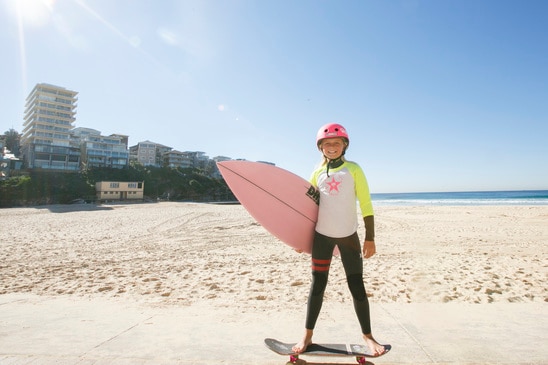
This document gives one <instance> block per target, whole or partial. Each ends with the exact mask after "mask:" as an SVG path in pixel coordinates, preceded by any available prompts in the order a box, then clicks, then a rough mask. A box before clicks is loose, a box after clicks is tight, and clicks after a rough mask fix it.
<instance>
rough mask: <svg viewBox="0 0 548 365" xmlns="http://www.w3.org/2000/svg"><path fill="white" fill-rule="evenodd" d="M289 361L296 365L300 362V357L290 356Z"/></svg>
mask: <svg viewBox="0 0 548 365" xmlns="http://www.w3.org/2000/svg"><path fill="white" fill-rule="evenodd" d="M289 361H290V362H291V363H292V364H295V363H296V362H297V361H299V355H290V356H289Z"/></svg>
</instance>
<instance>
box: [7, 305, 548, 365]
mask: <svg viewBox="0 0 548 365" xmlns="http://www.w3.org/2000/svg"><path fill="white" fill-rule="evenodd" d="M303 311H304V308H303ZM303 315H304V313H302V314H299V315H298V316H296V318H288V317H290V316H293V317H295V315H294V314H288V312H287V311H285V312H284V308H280V310H279V311H277V312H275V313H271V312H266V311H264V312H261V311H259V310H254V311H248V312H247V313H246V312H244V313H239V312H237V311H236V310H234V309H232V308H226V307H225V308H221V307H216V306H215V303H211V302H204V303H201V304H199V305H198V304H194V305H192V306H186V307H185V306H181V307H174V306H170V307H165V306H163V307H162V306H152V305H145V304H142V303H135V302H128V301H116V300H112V299H102V298H92V299H85V298H74V297H70V296H60V297H40V296H35V295H31V294H28V295H22V294H7V295H0V364H1V365H8V364H33V365H34V364H115V365H118V364H267V365H268V364H285V363H286V361H287V359H286V358H285V357H282V356H279V355H277V354H275V353H273V352H271V351H269V350H268V349H267V348H266V347H265V346H264V345H263V339H264V338H265V337H275V338H278V339H280V340H283V341H287V342H290V341H296V340H297V339H298V338H299V337H300V336H301V334H302V322H303V319H302V316H303ZM372 317H373V321H374V323H373V325H374V334H375V336H376V338H377V340H379V341H380V342H384V343H390V344H392V347H393V349H392V351H391V352H390V353H389V354H387V355H385V356H383V357H381V358H378V359H372V361H371V362H372V363H374V364H488V363H489V364H492V363H498V364H499V363H500V364H548V345H547V344H548V304H545V303H531V304H515V303H514V304H510V303H508V304H475V305H474V304H377V303H372ZM315 340H316V341H317V342H358V341H359V340H360V337H359V329H358V327H357V320H356V318H355V315H354V312H353V309H352V304H350V303H342V304H341V303H337V304H329V303H326V304H325V306H324V309H323V310H322V314H321V317H320V319H319V322H318V328H317V329H316V333H315ZM303 359H306V360H308V362H309V364H310V363H330V364H335V363H336V364H354V363H355V362H354V360H353V359H352V358H344V357H343V358H341V357H335V358H311V357H308V358H307V357H304V356H303Z"/></svg>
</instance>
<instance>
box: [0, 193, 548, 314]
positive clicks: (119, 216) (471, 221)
mask: <svg viewBox="0 0 548 365" xmlns="http://www.w3.org/2000/svg"><path fill="white" fill-rule="evenodd" d="M375 220H376V224H377V227H376V232H377V237H376V244H377V250H378V254H377V255H376V256H374V257H373V258H371V259H369V260H366V261H365V264H364V267H365V275H364V281H365V284H366V289H367V292H368V295H369V297H370V300H371V301H372V302H379V303H425V302H426V303H450V302H459V303H460V302H465V303H492V302H503V303H508V302H547V301H548V289H547V287H546V285H545V283H546V279H547V278H548V245H547V242H548V207H547V206H488V207H485V206H467V207H442V206H439V207H432V206H428V207H420V206H418V207H377V208H376V219H375ZM0 222H1V231H0V245H1V250H0V276H1V277H2V281H1V283H0V294H8V293H33V294H37V295H48V296H51V295H71V296H82V297H90V296H93V297H96V296H100V297H116V298H122V299H124V300H129V301H138V302H144V303H151V304H161V305H178V306H180V305H183V306H189V305H192V304H193V303H195V302H196V301H202V300H208V301H211V303H216V304H218V305H220V306H223V305H226V304H230V305H232V306H234V305H235V306H238V307H239V308H240V310H242V311H265V312H268V311H272V310H276V309H277V308H278V307H279V304H280V303H281V302H283V303H285V305H286V306H287V310H290V311H293V310H295V311H302V309H303V305H304V303H305V302H306V296H307V293H308V289H309V283H310V272H309V270H310V269H309V256H308V255H306V254H298V253H296V252H294V251H293V250H292V249H291V248H289V247H288V246H286V245H284V244H283V243H281V242H280V241H278V240H277V239H275V238H273V237H272V236H271V235H270V234H269V233H268V232H266V231H265V230H264V229H263V228H262V227H261V226H260V225H258V224H257V223H256V222H255V221H254V220H253V219H252V218H251V217H250V216H249V214H248V213H247V212H246V211H245V209H244V208H243V207H241V206H239V205H214V204H191V203H173V202H165V203H157V204H129V205H102V206H95V205H69V206H46V207H37V208H15V209H3V210H0ZM359 232H360V233H362V228H361V227H360V231H359ZM362 237H363V236H362ZM289 299H291V300H289ZM350 300H351V297H350V294H349V292H348V289H347V287H346V279H345V277H344V272H343V270H342V264H341V262H340V260H338V259H337V260H335V262H334V264H333V265H332V271H331V276H330V284H329V286H328V289H327V292H326V301H336V302H347V301H350Z"/></svg>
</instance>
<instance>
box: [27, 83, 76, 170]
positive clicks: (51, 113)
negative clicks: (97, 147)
mask: <svg viewBox="0 0 548 365" xmlns="http://www.w3.org/2000/svg"><path fill="white" fill-rule="evenodd" d="M77 94H78V93H77V92H76V91H71V90H67V89H65V88H64V87H60V86H55V85H50V84H37V85H36V86H35V87H34V89H32V91H31V92H30V94H29V96H28V97H27V102H26V105H25V117H24V123H23V134H22V137H21V150H22V152H23V155H24V157H25V163H26V166H27V167H28V168H31V169H32V168H42V169H53V170H68V171H77V170H79V168H80V141H79V140H78V139H76V138H74V137H73V136H72V135H71V131H72V129H73V128H74V126H73V123H74V121H75V120H76V118H75V115H76V102H77V101H78V99H77V98H76V95H77Z"/></svg>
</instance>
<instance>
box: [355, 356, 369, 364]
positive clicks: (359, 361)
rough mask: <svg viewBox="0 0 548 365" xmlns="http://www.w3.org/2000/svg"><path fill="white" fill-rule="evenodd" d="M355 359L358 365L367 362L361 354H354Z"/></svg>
mask: <svg viewBox="0 0 548 365" xmlns="http://www.w3.org/2000/svg"><path fill="white" fill-rule="evenodd" d="M356 361H357V362H358V364H360V365H365V363H367V361H366V360H365V357H363V356H356Z"/></svg>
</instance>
